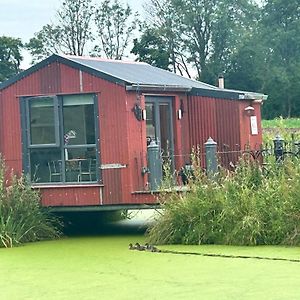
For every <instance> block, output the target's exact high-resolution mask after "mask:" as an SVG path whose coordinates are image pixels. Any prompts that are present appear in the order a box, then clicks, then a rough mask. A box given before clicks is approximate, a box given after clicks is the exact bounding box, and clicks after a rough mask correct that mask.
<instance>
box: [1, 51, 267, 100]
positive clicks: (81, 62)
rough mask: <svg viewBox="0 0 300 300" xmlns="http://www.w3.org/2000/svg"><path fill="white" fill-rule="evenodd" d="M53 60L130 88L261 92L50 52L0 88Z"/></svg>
mask: <svg viewBox="0 0 300 300" xmlns="http://www.w3.org/2000/svg"><path fill="white" fill-rule="evenodd" d="M54 61H57V62H60V63H63V64H66V65H68V66H71V67H73V68H78V69H81V70H82V71H84V72H88V73H90V74H92V75H95V76H97V77H100V78H103V79H105V80H108V81H110V82H114V83H117V84H121V85H123V86H126V88H127V89H133V90H138V89H141V90H152V91H155V90H157V91H158V90H161V89H163V90H169V91H170V90H174V91H175V90H176V91H185V92H190V94H192V95H201V96H208V97H215V98H224V99H234V100H243V99H263V100H265V99H266V98H267V96H266V95H264V94H259V93H251V92H244V91H236V90H228V89H221V88H218V87H215V86H213V85H209V84H206V83H203V82H200V81H196V80H193V79H189V78H185V77H183V76H180V75H177V74H174V73H172V72H169V71H166V70H163V69H160V68H157V67H153V66H151V65H149V64H146V63H142V62H132V61H131V62H130V61H127V62H126V61H119V60H108V59H102V58H95V57H83V56H64V55H57V54H53V55H51V56H50V57H48V58H46V59H45V60H43V61H41V62H39V63H38V64H36V65H34V66H32V67H31V68H29V69H27V70H25V71H23V72H21V73H19V74H18V75H16V76H14V77H12V78H10V79H9V80H6V81H4V82H2V83H0V90H2V89H4V88H6V87H8V86H10V85H11V84H14V83H15V82H17V81H18V80H21V79H23V78H24V77H26V76H29V75H30V74H32V73H34V72H35V71H37V70H39V69H40V68H43V67H45V66H47V65H49V64H51V63H53V62H54Z"/></svg>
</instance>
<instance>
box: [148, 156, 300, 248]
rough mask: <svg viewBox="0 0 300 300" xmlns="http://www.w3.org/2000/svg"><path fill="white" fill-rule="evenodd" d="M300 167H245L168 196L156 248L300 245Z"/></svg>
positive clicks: (156, 228) (153, 235)
mask: <svg viewBox="0 0 300 300" xmlns="http://www.w3.org/2000/svg"><path fill="white" fill-rule="evenodd" d="M299 190H300V165H299V162H293V161H285V163H284V164H282V165H278V164H276V163H270V165H269V166H268V170H267V172H266V170H265V169H263V168H262V167H261V166H260V165H258V164H254V163H253V164H246V163H245V162H241V163H240V164H239V166H238V167H237V168H236V170H235V172H234V173H232V174H228V173H227V172H222V174H221V173H220V174H219V175H218V176H217V177H215V178H214V179H209V178H207V177H206V176H205V175H204V174H202V175H201V176H200V177H199V176H198V178H197V179H196V181H194V182H193V183H191V184H190V190H189V192H186V193H185V194H178V193H175V192H174V193H172V194H171V195H168V196H167V195H164V197H168V199H166V198H165V199H163V200H164V201H163V204H162V205H163V207H164V210H163V214H162V215H161V216H160V217H159V218H158V220H157V222H156V223H154V225H153V226H152V227H151V228H150V229H149V231H148V239H149V241H150V242H152V243H157V244H162V243H183V244H207V243H209V244H210V243H214V244H234V245H258V244H260V245H261V244H272V245H276V244H293V245H295V244H299V242H300V222H299V221H300V198H299Z"/></svg>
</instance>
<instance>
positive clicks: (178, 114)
mask: <svg viewBox="0 0 300 300" xmlns="http://www.w3.org/2000/svg"><path fill="white" fill-rule="evenodd" d="M183 113H184V106H183V100H182V99H180V107H179V109H178V111H177V117H178V120H181V119H182V117H183Z"/></svg>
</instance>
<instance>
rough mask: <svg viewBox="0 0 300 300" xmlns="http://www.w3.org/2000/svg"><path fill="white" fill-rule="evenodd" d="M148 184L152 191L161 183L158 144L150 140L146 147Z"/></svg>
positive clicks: (160, 161)
mask: <svg viewBox="0 0 300 300" xmlns="http://www.w3.org/2000/svg"><path fill="white" fill-rule="evenodd" d="M147 158H148V170H149V184H150V189H151V190H152V191H155V190H158V189H159V187H160V186H161V183H162V158H161V155H160V148H159V145H158V144H156V142H155V141H152V142H151V143H150V145H149V146H148V147H147Z"/></svg>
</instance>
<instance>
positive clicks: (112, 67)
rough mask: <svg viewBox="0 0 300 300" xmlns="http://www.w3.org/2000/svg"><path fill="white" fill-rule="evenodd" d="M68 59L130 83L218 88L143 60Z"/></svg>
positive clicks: (69, 57) (71, 57) (73, 57)
mask: <svg viewBox="0 0 300 300" xmlns="http://www.w3.org/2000/svg"><path fill="white" fill-rule="evenodd" d="M66 58H67V59H70V60H72V61H75V62H77V63H80V64H82V65H85V66H87V67H90V68H93V69H94V70H96V71H99V72H102V73H105V74H107V75H110V76H112V77H116V78H118V79H120V80H123V81H125V82H126V83H129V84H137V85H138V84H139V85H160V86H177V87H179V86H180V87H186V88H202V89H213V90H215V89H217V88H216V87H215V86H212V85H209V84H206V83H203V82H200V81H196V80H192V79H189V78H185V77H183V76H179V75H177V74H174V73H171V72H169V71H166V70H163V69H160V68H157V67H153V66H151V65H149V64H146V63H142V62H128V61H120V60H104V59H98V58H93V57H89V58H87V57H76V56H66Z"/></svg>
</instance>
